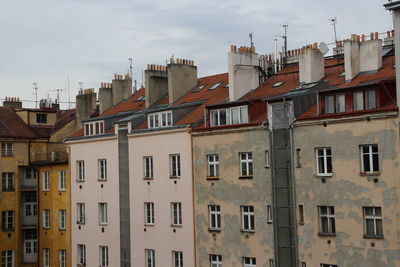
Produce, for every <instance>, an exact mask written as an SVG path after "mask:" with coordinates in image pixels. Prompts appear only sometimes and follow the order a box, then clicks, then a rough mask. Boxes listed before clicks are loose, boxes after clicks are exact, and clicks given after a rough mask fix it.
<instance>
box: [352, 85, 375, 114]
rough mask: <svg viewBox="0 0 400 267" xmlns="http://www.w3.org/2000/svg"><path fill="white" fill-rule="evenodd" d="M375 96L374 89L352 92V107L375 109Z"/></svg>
mask: <svg viewBox="0 0 400 267" xmlns="http://www.w3.org/2000/svg"><path fill="white" fill-rule="evenodd" d="M375 108H376V98H375V90H367V91H361V92H354V93H353V109H354V110H364V109H375Z"/></svg>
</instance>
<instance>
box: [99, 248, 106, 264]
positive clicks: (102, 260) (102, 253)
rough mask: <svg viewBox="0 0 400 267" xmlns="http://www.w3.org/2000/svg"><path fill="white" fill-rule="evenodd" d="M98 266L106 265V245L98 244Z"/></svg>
mask: <svg viewBox="0 0 400 267" xmlns="http://www.w3.org/2000/svg"><path fill="white" fill-rule="evenodd" d="M100 266H101V267H104V266H108V247H107V246H100Z"/></svg>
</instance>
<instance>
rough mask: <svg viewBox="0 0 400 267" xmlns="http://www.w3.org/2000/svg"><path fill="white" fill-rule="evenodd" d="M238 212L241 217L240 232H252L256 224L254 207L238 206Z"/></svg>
mask: <svg viewBox="0 0 400 267" xmlns="http://www.w3.org/2000/svg"><path fill="white" fill-rule="evenodd" d="M240 211H241V217H242V231H250V232H254V231H255V224H256V222H255V213H254V206H249V205H244V206H240ZM252 222H253V223H252ZM246 225H247V226H246Z"/></svg>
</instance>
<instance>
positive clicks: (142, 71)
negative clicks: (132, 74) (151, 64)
mask: <svg viewBox="0 0 400 267" xmlns="http://www.w3.org/2000/svg"><path fill="white" fill-rule="evenodd" d="M143 87H144V86H143V70H142V88H143Z"/></svg>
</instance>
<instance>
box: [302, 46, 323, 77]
mask: <svg viewBox="0 0 400 267" xmlns="http://www.w3.org/2000/svg"><path fill="white" fill-rule="evenodd" d="M324 67H325V61H324V55H323V54H322V53H321V51H319V49H318V47H317V45H316V44H314V45H313V46H309V47H303V48H302V50H301V52H300V55H299V74H300V83H314V82H318V81H319V80H321V79H322V78H323V77H324V76H325V68H324Z"/></svg>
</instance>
